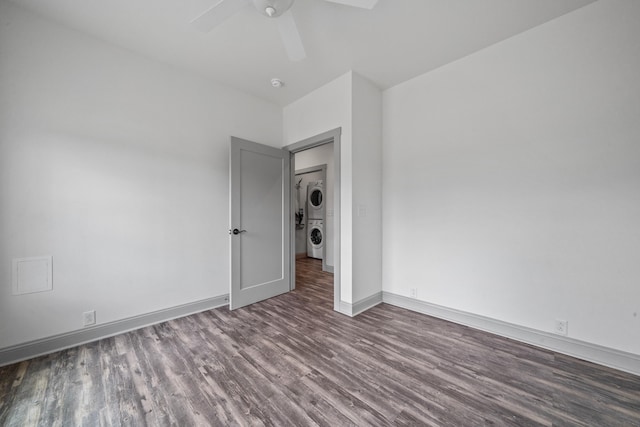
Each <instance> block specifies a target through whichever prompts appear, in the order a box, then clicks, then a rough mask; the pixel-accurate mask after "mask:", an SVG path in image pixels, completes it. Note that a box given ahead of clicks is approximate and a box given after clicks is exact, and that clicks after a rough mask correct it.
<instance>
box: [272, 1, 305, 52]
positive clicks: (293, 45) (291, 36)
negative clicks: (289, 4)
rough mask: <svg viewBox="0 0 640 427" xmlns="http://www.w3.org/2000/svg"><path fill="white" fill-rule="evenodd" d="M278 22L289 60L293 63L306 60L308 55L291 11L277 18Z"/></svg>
mask: <svg viewBox="0 0 640 427" xmlns="http://www.w3.org/2000/svg"><path fill="white" fill-rule="evenodd" d="M276 20H277V21H278V30H280V37H282V43H284V48H285V50H286V51H287V55H289V59H290V60H292V61H300V60H301V59H304V58H305V57H306V56H307V54H306V53H305V51H304V45H303V44H302V38H301V37H300V33H299V32H298V26H297V25H296V21H295V19H294V18H293V14H292V13H291V10H287V11H286V12H285V13H283V14H282V15H280V16H279V17H278V18H276Z"/></svg>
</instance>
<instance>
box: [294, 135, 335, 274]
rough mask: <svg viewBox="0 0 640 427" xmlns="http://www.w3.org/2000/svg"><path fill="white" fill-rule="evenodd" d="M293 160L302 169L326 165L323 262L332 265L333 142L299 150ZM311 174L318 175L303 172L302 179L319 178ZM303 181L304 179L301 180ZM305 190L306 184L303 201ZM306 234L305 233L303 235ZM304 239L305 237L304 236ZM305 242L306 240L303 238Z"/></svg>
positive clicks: (306, 217)
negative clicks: (324, 257) (324, 251)
mask: <svg viewBox="0 0 640 427" xmlns="http://www.w3.org/2000/svg"><path fill="white" fill-rule="evenodd" d="M295 156H296V157H295V162H296V170H302V169H306V168H310V167H313V166H318V165H323V164H326V165H327V177H326V182H325V218H324V220H325V222H324V227H325V228H324V229H325V233H324V234H325V245H326V246H325V247H326V256H327V259H326V260H325V263H326V264H327V265H328V266H331V267H333V266H334V263H333V254H334V248H333V243H334V241H335V239H334V230H335V228H334V226H335V217H334V199H333V196H334V176H335V170H334V164H335V162H334V159H333V144H325V145H321V146H319V147H314V148H311V149H309V150H305V151H301V152H299V153H296V155H295ZM313 176H319V175H315V174H305V175H303V177H304V179H305V180H306V182H307V183H308V182H309V181H310V180H317V179H319V178H316V179H311V178H312V177H313ZM296 182H297V181H296ZM303 183H304V181H303ZM306 191H307V186H306V185H304V194H305V198H304V199H302V200H303V201H305V200H306ZM306 219H308V215H307V213H306V210H305V221H306ZM304 231H305V233H306V231H307V230H306V228H305V230H304ZM305 236H306V235H305ZM305 239H306V237H305ZM305 242H306V240H305ZM305 251H306V246H305ZM298 252H299V251H298V248H297V246H296V253H298Z"/></svg>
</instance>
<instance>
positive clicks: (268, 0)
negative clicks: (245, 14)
mask: <svg viewBox="0 0 640 427" xmlns="http://www.w3.org/2000/svg"><path fill="white" fill-rule="evenodd" d="M292 5H293V0H253V6H254V7H255V8H256V9H257V10H258V12H260V13H262V14H263V15H264V16H268V17H269V18H277V17H278V16H280V15H282V14H283V13H285V12H286V11H287V10H289V9H290V8H291V6H292Z"/></svg>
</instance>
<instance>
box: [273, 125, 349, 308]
mask: <svg viewBox="0 0 640 427" xmlns="http://www.w3.org/2000/svg"><path fill="white" fill-rule="evenodd" d="M341 134H342V128H335V129H332V130H329V131H327V132H323V133H321V134H318V135H315V136H312V137H310V138H307V139H303V140H302V141H298V142H295V143H293V144H290V145H287V146H285V147H283V148H284V149H285V150H288V151H289V153H290V159H291V167H290V169H289V173H290V174H291V181H290V182H293V181H294V179H295V178H294V177H295V173H296V168H295V156H294V155H295V154H296V153H298V152H300V151H304V150H308V149H310V148H314V147H318V146H320V145H325V144H330V143H333V165H334V166H333V169H334V171H333V174H334V176H333V210H334V220H333V309H334V310H335V311H338V312H339V311H340V272H341V269H340V247H341V245H340V241H341V239H340V212H341V210H340V135H341ZM289 192H290V203H291V204H290V206H295V200H294V197H295V192H294V191H293V185H290V186H289ZM289 215H290V216H291V220H290V223H291V232H290V233H289V239H290V240H291V244H290V256H291V262H290V265H291V290H293V289H295V283H296V249H295V247H296V245H295V239H296V235H295V217H294V212H293V209H289Z"/></svg>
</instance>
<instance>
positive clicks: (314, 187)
mask: <svg viewBox="0 0 640 427" xmlns="http://www.w3.org/2000/svg"><path fill="white" fill-rule="evenodd" d="M307 218H309V219H324V184H323V182H322V181H312V182H310V183H309V185H307Z"/></svg>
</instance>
